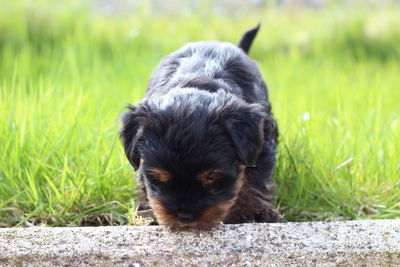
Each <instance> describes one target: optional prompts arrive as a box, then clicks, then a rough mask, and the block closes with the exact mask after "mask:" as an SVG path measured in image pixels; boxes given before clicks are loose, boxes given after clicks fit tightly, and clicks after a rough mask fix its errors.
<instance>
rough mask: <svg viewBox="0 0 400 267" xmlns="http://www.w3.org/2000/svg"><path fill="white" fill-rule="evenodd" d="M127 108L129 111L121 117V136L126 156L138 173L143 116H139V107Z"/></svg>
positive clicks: (130, 106)
mask: <svg viewBox="0 0 400 267" xmlns="http://www.w3.org/2000/svg"><path fill="white" fill-rule="evenodd" d="M127 108H128V109H129V111H128V112H125V113H123V114H122V116H121V122H122V127H121V130H120V132H119V135H120V137H121V140H122V143H123V145H124V150H125V154H126V156H127V158H128V160H129V162H130V163H131V165H132V166H133V168H134V169H135V171H137V170H138V169H139V165H140V151H139V149H138V143H139V140H140V138H141V137H142V135H143V126H142V125H141V121H142V116H140V115H139V114H138V108H137V107H135V106H133V105H128V106H127Z"/></svg>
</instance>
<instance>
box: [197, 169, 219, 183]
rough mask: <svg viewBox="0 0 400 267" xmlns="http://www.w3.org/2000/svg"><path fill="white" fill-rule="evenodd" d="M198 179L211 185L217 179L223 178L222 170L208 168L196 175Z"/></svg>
mask: <svg viewBox="0 0 400 267" xmlns="http://www.w3.org/2000/svg"><path fill="white" fill-rule="evenodd" d="M196 178H197V180H199V181H200V182H202V183H203V184H205V185H211V184H213V183H214V182H215V181H217V180H218V179H220V178H221V171H219V170H207V171H204V172H202V173H200V174H198V175H197V176H196Z"/></svg>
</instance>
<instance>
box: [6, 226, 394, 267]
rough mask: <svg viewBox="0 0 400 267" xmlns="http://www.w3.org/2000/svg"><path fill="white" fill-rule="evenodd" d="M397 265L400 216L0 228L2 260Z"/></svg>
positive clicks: (36, 262) (117, 263) (31, 262)
mask: <svg viewBox="0 0 400 267" xmlns="http://www.w3.org/2000/svg"><path fill="white" fill-rule="evenodd" d="M337 264H351V265H362V264H366V265H370V266H377V265H381V266H382V265H400V220H366V221H349V222H312V223H279V224H242V225H221V226H219V227H217V228H216V229H215V230H213V231H211V232H188V231H186V232H173V233H171V232H169V231H167V230H166V229H165V228H163V227H156V226H146V227H145V226H142V227H140V226H138V227H133V226H132V227H129V226H126V227H86V228H41V227H38V228H3V229H0V265H1V266H9V265H16V266H82V265H97V266H120V265H121V266H148V265H151V266H174V265H175V266H235V265H240V266H282V265H301V266H305V265H307V266H309V265H318V266H320V265H337Z"/></svg>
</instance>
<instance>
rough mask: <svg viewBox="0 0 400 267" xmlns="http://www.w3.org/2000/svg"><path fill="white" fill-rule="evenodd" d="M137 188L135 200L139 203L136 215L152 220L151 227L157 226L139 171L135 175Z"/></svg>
mask: <svg viewBox="0 0 400 267" xmlns="http://www.w3.org/2000/svg"><path fill="white" fill-rule="evenodd" d="M137 187H138V193H137V196H136V199H137V200H138V201H139V205H138V210H137V215H139V216H141V217H143V218H152V219H153V222H152V223H151V225H158V223H157V220H156V217H155V216H154V212H153V210H152V209H151V207H150V204H149V200H148V199H147V192H146V186H145V185H144V181H143V176H142V174H141V171H140V170H139V171H138V173H137Z"/></svg>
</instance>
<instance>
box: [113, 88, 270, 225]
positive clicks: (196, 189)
mask: <svg viewBox="0 0 400 267" xmlns="http://www.w3.org/2000/svg"><path fill="white" fill-rule="evenodd" d="M129 108H130V111H129V112H127V113H125V114H124V115H123V117H122V129H121V133H120V134H121V138H122V141H123V144H124V149H125V153H126V155H127V157H128V159H129V161H130V163H131V164H132V166H133V167H134V168H135V170H138V169H140V173H142V175H143V179H144V183H145V186H146V191H147V196H148V199H149V202H150V205H151V207H152V209H153V211H154V213H155V216H156V218H157V221H158V222H159V223H160V224H161V225H167V226H170V227H172V228H177V227H178V228H179V227H186V226H189V227H195V228H209V227H211V226H212V225H215V224H216V223H218V222H220V221H221V220H222V219H223V218H224V216H225V215H226V213H227V211H228V210H229V208H230V207H231V206H232V205H233V204H234V202H235V199H236V197H237V195H238V192H239V191H240V188H241V186H242V183H243V180H244V169H245V167H252V166H254V165H255V163H256V160H257V158H258V155H259V153H260V151H261V147H262V143H263V121H264V117H265V115H266V114H265V113H264V112H263V109H262V107H261V106H260V105H258V104H248V103H246V102H245V101H243V100H241V99H240V98H238V97H236V96H234V95H231V94H228V93H226V92H225V91H223V90H218V91H216V92H212V93H211V92H206V91H200V90H195V89H190V88H184V89H182V88H180V89H173V90H171V91H170V92H169V93H168V94H167V95H164V96H161V97H153V98H150V99H147V100H145V101H143V102H142V103H141V104H139V105H138V106H137V107H134V106H130V107H129Z"/></svg>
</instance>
